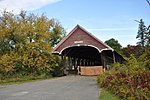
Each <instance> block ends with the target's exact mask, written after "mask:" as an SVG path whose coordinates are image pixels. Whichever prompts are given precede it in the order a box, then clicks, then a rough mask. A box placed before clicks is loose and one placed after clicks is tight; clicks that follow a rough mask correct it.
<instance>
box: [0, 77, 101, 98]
mask: <svg viewBox="0 0 150 100" xmlns="http://www.w3.org/2000/svg"><path fill="white" fill-rule="evenodd" d="M98 96H99V89H98V87H97V85H96V79H95V78H94V77H87V76H66V77H60V78H55V79H49V80H43V81H36V82H29V83H24V84H19V85H7V86H0V100H98Z"/></svg>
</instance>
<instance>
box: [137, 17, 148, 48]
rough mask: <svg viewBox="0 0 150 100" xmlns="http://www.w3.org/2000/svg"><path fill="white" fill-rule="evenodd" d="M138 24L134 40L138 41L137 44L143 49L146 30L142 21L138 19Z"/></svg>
mask: <svg viewBox="0 0 150 100" xmlns="http://www.w3.org/2000/svg"><path fill="white" fill-rule="evenodd" d="M138 22H139V29H138V32H137V36H136V38H137V39H139V42H138V43H137V44H138V45H140V46H142V47H144V46H145V45H146V32H147V28H146V26H145V25H144V21H143V19H140V21H138Z"/></svg>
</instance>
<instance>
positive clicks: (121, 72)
mask: <svg viewBox="0 0 150 100" xmlns="http://www.w3.org/2000/svg"><path fill="white" fill-rule="evenodd" d="M141 63H142V62H140V61H139V60H138V59H136V58H135V57H134V56H131V58H129V59H128V60H127V63H126V64H125V65H121V64H118V63H115V64H114V65H113V67H112V69H111V70H109V71H106V72H105V73H104V74H103V75H100V76H98V79H97V82H98V84H99V85H100V87H102V88H106V89H107V90H109V91H111V92H112V93H113V94H116V95H118V96H119V97H120V98H121V99H122V100H149V99H150V92H149V91H150V77H149V76H150V71H149V70H148V69H147V66H146V67H145V66H144V65H143V66H142V65H141Z"/></svg>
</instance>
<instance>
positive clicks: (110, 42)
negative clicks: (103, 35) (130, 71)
mask: <svg viewBox="0 0 150 100" xmlns="http://www.w3.org/2000/svg"><path fill="white" fill-rule="evenodd" d="M105 43H106V44H107V45H109V46H110V47H112V48H113V49H114V50H115V51H116V52H118V53H120V54H122V50H121V49H122V46H121V44H120V43H119V42H118V40H115V39H114V38H111V39H109V40H107V41H105Z"/></svg>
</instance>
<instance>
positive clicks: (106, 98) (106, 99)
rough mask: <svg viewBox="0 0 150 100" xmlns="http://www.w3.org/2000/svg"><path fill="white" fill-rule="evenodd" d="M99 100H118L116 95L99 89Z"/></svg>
mask: <svg viewBox="0 0 150 100" xmlns="http://www.w3.org/2000/svg"><path fill="white" fill-rule="evenodd" d="M99 100H120V99H119V98H118V97H117V96H116V95H114V94H112V93H110V92H108V91H106V90H105V89H101V92H100V96H99Z"/></svg>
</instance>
